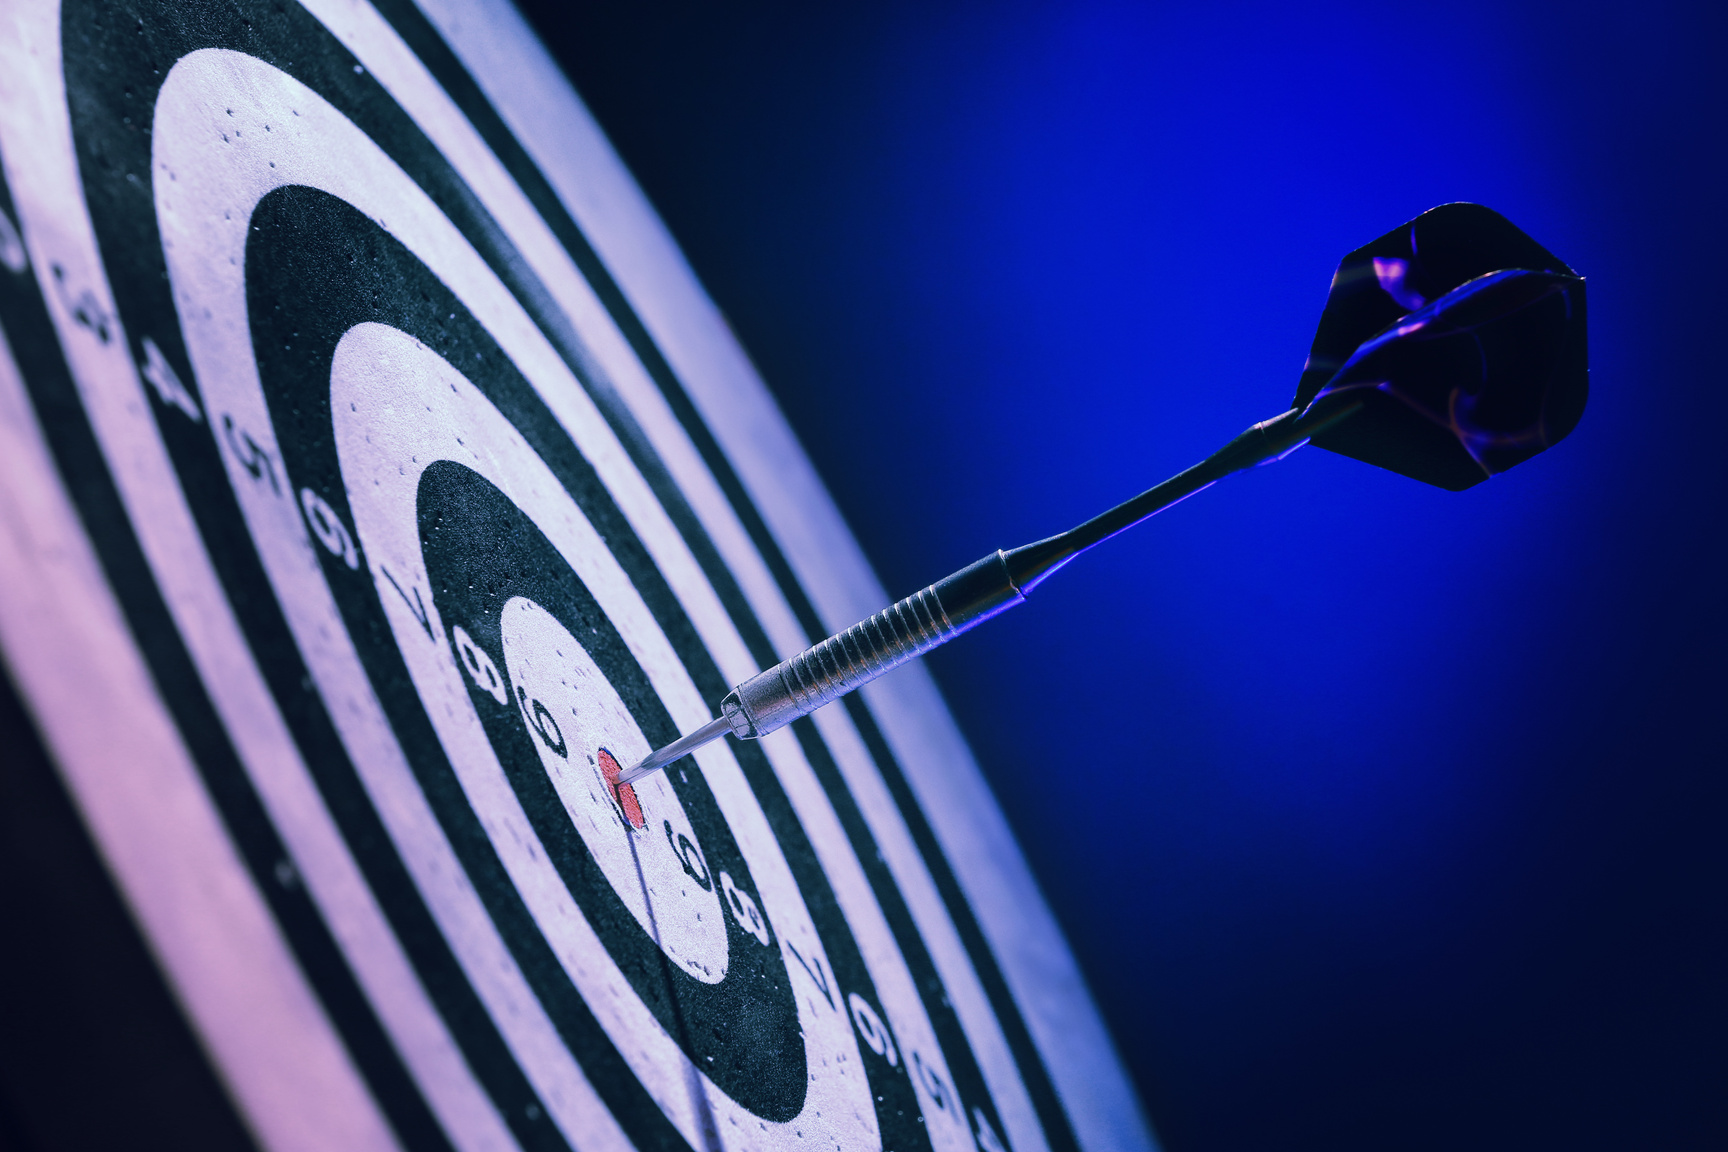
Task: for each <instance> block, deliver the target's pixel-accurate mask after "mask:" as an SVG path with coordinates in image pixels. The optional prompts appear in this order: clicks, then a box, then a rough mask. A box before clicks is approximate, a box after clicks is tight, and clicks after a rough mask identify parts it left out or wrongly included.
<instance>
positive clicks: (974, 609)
mask: <svg viewBox="0 0 1728 1152" xmlns="http://www.w3.org/2000/svg"><path fill="white" fill-rule="evenodd" d="M1360 407H1361V404H1360V402H1351V403H1348V404H1344V405H1340V406H1337V407H1335V408H1334V409H1332V410H1331V411H1329V412H1327V413H1325V414H1319V413H1313V412H1311V411H1310V412H1299V411H1297V410H1296V409H1291V410H1290V411H1288V412H1285V413H1283V414H1282V415H1280V416H1276V417H1274V418H1273V419H1271V420H1265V421H1262V422H1261V423H1259V424H1256V425H1254V426H1253V427H1251V428H1249V429H1248V430H1247V431H1246V432H1244V433H1243V434H1242V435H1240V436H1238V437H1236V439H1234V440H1232V441H1230V443H1228V444H1226V445H1225V446H1224V447H1223V448H1221V449H1219V450H1218V451H1217V452H1215V453H1213V454H1212V455H1211V456H1209V457H1207V458H1206V459H1205V460H1204V461H1202V462H1201V463H1199V464H1196V465H1195V466H1194V467H1192V468H1190V469H1188V470H1187V471H1185V472H1181V473H1178V474H1177V475H1175V476H1172V477H1171V478H1170V479H1169V480H1166V481H1165V482H1164V483H1162V484H1160V485H1158V486H1157V487H1155V488H1150V489H1148V490H1147V491H1145V492H1142V493H1141V494H1140V495H1138V496H1136V497H1134V498H1133V499H1131V500H1128V501H1125V502H1123V503H1121V504H1118V505H1117V506H1116V507H1114V508H1112V509H1110V510H1109V511H1108V512H1105V513H1103V514H1102V515H1099V516H1095V517H1093V518H1092V519H1091V520H1088V521H1086V522H1085V523H1084V524H1081V525H1080V526H1079V527H1077V528H1074V529H1072V530H1070V531H1068V532H1064V533H1062V534H1061V535H1060V536H1052V537H1050V538H1049V539H1048V540H1040V541H1038V542H1037V543H1035V544H1028V545H1026V546H1025V547H1022V548H1016V549H1013V550H1012V551H1008V552H1004V551H1000V550H998V551H996V552H993V553H991V554H990V555H988V556H986V557H984V558H983V559H982V560H979V561H978V562H977V563H975V564H970V565H968V566H966V567H965V568H962V569H961V570H960V571H958V572H956V573H954V574H953V575H952V576H949V577H948V578H946V579H944V580H939V581H937V582H936V583H935V584H932V585H930V586H929V587H928V588H925V589H924V590H923V591H921V592H916V593H914V594H912V595H911V596H908V597H906V598H905V599H904V600H901V601H900V602H899V603H897V604H892V605H890V606H888V607H887V608H884V609H883V610H882V611H880V612H878V613H876V614H875V615H874V616H871V617H870V618H869V619H867V620H862V621H860V622H858V623H857V624H854V625H853V626H852V627H850V628H848V629H846V631H844V632H840V633H838V634H836V635H834V636H830V637H829V638H828V639H826V640H824V641H822V642H821V643H820V644H817V645H814V646H813V647H810V648H807V649H805V650H804V651H802V652H800V653H798V655H796V656H793V657H792V658H790V659H788V660H783V661H781V662H780V663H779V664H776V665H775V666H774V667H772V668H770V669H768V670H767V671H765V672H759V673H757V674H756V675H755V676H752V677H751V678H750V679H748V680H746V681H744V682H743V683H742V684H740V685H738V686H737V687H736V688H734V689H733V690H732V692H731V694H730V695H728V696H727V697H726V699H725V700H724V701H722V702H721V705H720V716H719V717H718V718H716V719H714V720H711V721H709V723H708V724H706V725H704V726H703V727H702V728H700V729H698V730H697V731H696V732H693V733H691V734H690V735H688V736H685V737H683V738H682V739H680V740H678V741H676V742H674V743H672V744H669V745H667V746H666V747H664V748H662V749H660V750H659V751H657V752H655V753H654V754H653V755H651V756H649V757H648V758H647V759H645V760H643V761H642V762H641V763H640V764H638V765H636V766H635V767H633V768H631V769H629V770H628V771H626V772H623V773H621V774H620V776H619V782H620V783H621V784H629V783H632V782H633V781H636V780H640V779H641V778H642V777H644V776H646V775H648V774H649V773H651V772H654V771H656V770H657V769H659V768H662V767H664V766H665V765H667V764H670V763H672V762H673V761H674V760H677V759H679V758H681V757H683V756H686V755H688V754H689V753H691V752H693V751H695V750H696V749H697V748H700V747H702V746H703V745H705V744H708V743H711V742H712V741H714V740H718V739H719V738H720V737H722V736H724V735H726V733H728V732H730V733H731V734H732V735H734V736H736V737H738V738H739V739H741V740H756V739H760V738H761V737H763V736H766V735H768V734H769V733H770V732H776V731H778V730H779V729H781V728H784V727H785V726H786V725H788V724H790V723H792V721H794V720H797V719H799V718H800V717H802V716H808V715H809V714H810V713H812V712H814V711H816V709H818V708H820V707H822V706H823V705H824V704H829V703H832V702H833V701H835V700H838V699H839V698H840V697H842V696H845V695H847V694H848V693H850V692H853V691H856V690H857V689H859V688H862V687H863V686H864V685H866V684H868V683H870V681H872V680H874V679H876V678H877V677H878V676H881V675H882V674H883V673H885V672H890V671H892V670H893V669H895V668H898V667H899V666H900V665H902V664H904V663H906V662H907V661H909V660H912V659H915V658H917V657H919V656H922V655H923V654H924V653H926V652H928V651H930V650H931V649H932V648H937V647H940V646H941V645H943V644H946V643H947V642H948V641H950V640H952V639H954V637H956V636H958V635H960V634H961V633H962V632H966V631H969V630H970V629H972V628H976V627H977V626H978V625H980V624H982V623H984V621H986V620H989V619H990V618H992V617H994V616H998V615H1000V614H1001V613H1003V612H1006V611H1007V610H1008V609H1010V608H1013V607H1014V606H1015V605H1017V604H1022V603H1024V602H1025V600H1026V596H1027V594H1028V593H1029V592H1031V591H1032V589H1033V588H1035V587H1037V586H1038V585H1039V584H1041V583H1042V582H1043V581H1044V580H1045V579H1046V578H1048V577H1049V576H1050V575H1051V574H1053V573H1054V572H1055V571H1056V570H1057V569H1058V568H1061V567H1062V566H1063V565H1065V564H1067V563H1068V562H1069V561H1070V560H1072V559H1074V557H1076V556H1078V555H1080V553H1082V552H1084V551H1086V550H1087V549H1089V548H1092V547H1094V546H1096V545H1098V544H1100V543H1102V542H1103V541H1105V540H1108V539H1109V538H1110V537H1112V536H1114V535H1116V534H1117V533H1119V532H1122V531H1125V530H1126V529H1128V528H1131V527H1133V526H1134V525H1135V524H1138V523H1139V522H1140V521H1142V520H1144V519H1146V518H1147V517H1148V516H1151V515H1153V514H1154V513H1156V512H1159V511H1162V510H1163V509H1165V508H1168V507H1170V505H1172V504H1175V503H1177V502H1178V501H1180V500H1184V499H1186V498H1187V497H1189V496H1192V495H1193V494H1194V493H1196V492H1198V491H1200V490H1201V489H1203V488H1206V487H1209V486H1210V485H1212V484H1214V483H1216V482H1217V481H1218V480H1221V479H1223V478H1224V477H1225V476H1228V475H1230V474H1231V473H1232V472H1238V471H1240V470H1242V469H1244V468H1248V467H1252V466H1253V465H1255V464H1262V463H1265V462H1267V461H1269V460H1274V459H1278V458H1280V457H1281V456H1283V455H1285V454H1287V453H1288V452H1290V451H1292V450H1293V449H1295V448H1297V447H1300V446H1301V445H1302V444H1303V443H1305V442H1306V441H1307V440H1308V438H1309V437H1311V436H1313V435H1314V434H1315V433H1316V432H1319V431H1322V430H1324V429H1325V428H1328V427H1330V426H1332V425H1333V424H1336V423H1337V422H1338V421H1340V420H1342V419H1344V418H1345V417H1347V416H1349V415H1350V414H1351V413H1353V412H1355V411H1356V410H1357V409H1358V408H1360Z"/></svg>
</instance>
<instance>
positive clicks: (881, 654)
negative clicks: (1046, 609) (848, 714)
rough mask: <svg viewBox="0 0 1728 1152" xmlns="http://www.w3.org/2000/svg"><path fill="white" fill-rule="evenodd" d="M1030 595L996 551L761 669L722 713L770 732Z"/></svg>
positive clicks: (746, 728) (738, 729) (751, 729)
mask: <svg viewBox="0 0 1728 1152" xmlns="http://www.w3.org/2000/svg"><path fill="white" fill-rule="evenodd" d="M1025 599H1026V597H1025V596H1024V595H1023V594H1022V593H1021V591H1020V589H1018V588H1016V587H1015V586H1014V581H1013V580H1012V579H1011V578H1010V576H1009V572H1008V563H1007V558H1006V556H1005V554H1004V553H1002V552H1000V551H997V552H993V553H991V554H990V555H988V556H986V557H984V559H982V560H980V561H978V562H977V563H976V564H972V565H969V566H967V567H965V568H962V569H961V570H960V571H958V572H956V573H954V575H952V576H949V577H948V578H947V579H945V580H941V581H938V582H937V583H935V584H932V585H930V587H928V588H926V589H924V590H923V591H922V592H915V593H913V594H912V595H911V596H908V597H906V599H904V600H902V601H900V602H899V603H898V604H891V605H889V606H888V607H887V608H884V609H882V611H880V612H878V613H876V615H874V616H872V617H870V618H869V619H868V620H862V621H860V622H859V623H857V624H854V625H852V627H850V628H848V629H846V631H844V632H841V633H840V634H839V635H837V636H830V637H829V638H828V639H826V640H824V641H822V643H820V644H818V645H816V646H815V647H813V648H807V649H805V650H804V651H803V652H800V653H799V654H798V655H796V656H794V657H792V658H791V659H790V660H783V661H781V662H780V663H779V664H776V665H775V666H774V667H772V668H770V669H768V670H767V671H766V672H759V673H757V674H756V675H755V676H752V677H751V678H750V679H748V680H746V681H744V683H742V684H740V685H738V687H736V688H734V689H733V690H732V694H731V695H730V696H727V697H726V699H725V700H724V701H722V702H721V704H720V711H721V715H723V716H724V717H725V718H726V722H727V724H729V725H730V726H731V728H732V733H733V735H735V736H738V737H739V738H740V739H749V740H754V739H757V738H759V737H762V736H766V735H767V734H768V733H770V732H773V731H776V730H778V729H780V728H784V727H785V726H786V725H788V724H790V723H792V721H794V720H796V719H798V718H799V717H800V716H807V715H809V714H810V713H812V712H814V711H816V709H818V708H820V707H822V705H824V704H827V703H829V702H830V701H832V700H837V699H839V698H840V697H842V696H844V695H846V694H847V693H848V692H851V691H853V690H854V689H857V688H859V687H862V686H863V685H865V684H868V683H869V682H870V681H872V680H874V679H876V677H878V676H880V675H882V674H883V673H884V672H890V671H892V670H894V669H895V668H898V667H899V666H900V665H902V664H904V663H906V661H908V660H911V659H914V658H915V657H918V656H922V655H923V654H924V653H926V652H928V651H930V650H931V649H932V648H935V647H937V646H939V645H941V644H945V643H947V642H948V641H949V640H952V639H953V638H954V637H956V636H958V635H960V633H962V632H965V631H967V630H968V629H970V628H974V627H976V626H977V625H979V624H982V623H983V622H984V621H986V620H988V619H990V617H992V616H995V615H997V614H998V613H1001V612H1006V611H1007V610H1008V609H1010V608H1012V607H1014V606H1015V605H1016V604H1019V603H1021V602H1023V601H1024V600H1025Z"/></svg>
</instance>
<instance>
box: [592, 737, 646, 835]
mask: <svg viewBox="0 0 1728 1152" xmlns="http://www.w3.org/2000/svg"><path fill="white" fill-rule="evenodd" d="M599 757H600V774H601V775H602V776H604V777H606V787H608V788H610V789H612V796H613V798H614V799H616V800H617V801H618V807H619V808H620V809H621V810H622V811H623V813H624V819H625V820H626V821H628V822H629V824H630V827H632V828H635V829H637V830H641V829H643V828H646V827H647V826H648V821H647V820H646V819H644V818H643V816H642V805H641V804H639V803H638V802H637V800H636V789H635V788H633V787H631V786H630V785H628V784H620V783H618V774H619V773H620V772H621V771H623V769H621V768H619V767H618V761H617V760H615V759H613V757H612V753H610V752H608V751H606V749H604V748H602V749H600V751H599Z"/></svg>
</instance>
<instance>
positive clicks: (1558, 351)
mask: <svg viewBox="0 0 1728 1152" xmlns="http://www.w3.org/2000/svg"><path fill="white" fill-rule="evenodd" d="M1589 387H1590V385H1589V367H1588V355H1587V346H1586V340H1585V311H1584V281H1583V280H1582V279H1580V278H1579V277H1578V276H1577V275H1576V274H1575V273H1574V272H1573V271H1572V269H1571V268H1569V267H1567V266H1566V264H1565V263H1563V262H1562V261H1561V260H1560V259H1559V258H1558V257H1556V256H1555V255H1554V254H1553V253H1552V252H1549V251H1548V250H1547V249H1546V248H1543V247H1542V246H1541V245H1540V244H1538V243H1536V241H1534V240H1532V239H1531V238H1530V237H1529V236H1527V235H1525V234H1524V233H1523V232H1522V231H1520V230H1519V229H1518V227H1517V226H1516V225H1514V224H1513V223H1512V222H1511V221H1510V220H1507V219H1506V218H1505V217H1504V216H1502V215H1500V214H1499V213H1498V212H1495V211H1493V210H1492V209H1489V208H1484V207H1482V206H1481V205H1479V204H1443V205H1441V206H1440V207H1438V208H1434V209H1432V210H1430V211H1428V212H1424V213H1423V214H1422V215H1420V216H1418V217H1416V219H1414V220H1412V221H1410V223H1408V224H1405V225H1402V226H1401V227H1398V228H1395V229H1393V230H1392V231H1390V232H1388V233H1386V235H1384V236H1382V237H1380V238H1379V239H1378V240H1374V241H1372V242H1371V243H1368V244H1364V245H1363V246H1362V247H1360V248H1358V249H1356V250H1355V251H1354V252H1352V253H1350V254H1349V255H1348V256H1346V257H1344V259H1343V261H1342V262H1341V263H1340V264H1339V265H1338V271H1337V273H1336V274H1335V275H1334V276H1333V278H1332V290H1331V293H1330V295H1328V297H1327V300H1326V308H1325V310H1324V311H1323V312H1322V313H1321V316H1320V326H1319V330H1318V331H1317V332H1316V333H1315V336H1314V346H1313V349H1312V350H1311V351H1310V352H1309V355H1308V363H1307V365H1306V367H1305V368H1304V370H1303V372H1302V377H1301V380H1300V381H1299V382H1298V384H1297V388H1296V397H1295V400H1294V402H1293V403H1294V406H1295V407H1297V408H1307V407H1308V406H1309V405H1311V404H1314V403H1315V402H1316V401H1317V400H1318V401H1319V402H1321V403H1322V404H1324V403H1326V402H1327V401H1328V400H1330V399H1331V398H1333V397H1338V398H1340V399H1341V398H1342V396H1343V395H1344V394H1346V393H1347V394H1349V396H1350V397H1351V398H1352V399H1360V400H1362V401H1363V408H1362V410H1361V411H1360V412H1358V413H1356V414H1355V415H1354V416H1352V417H1351V418H1350V419H1348V420H1345V421H1343V422H1342V423H1340V424H1338V425H1336V426H1335V427H1333V428H1331V429H1328V430H1327V431H1325V432H1322V433H1320V434H1319V435H1317V436H1315V437H1314V439H1313V441H1312V442H1313V443H1314V444H1317V445H1319V446H1320V447H1321V448H1325V449H1327V450H1329V451H1332V452H1337V453H1339V454H1341V455H1344V456H1351V457H1354V458H1356V459H1358V460H1363V461H1366V462H1367V463H1369V464H1375V465H1378V466H1379V467H1381V468H1386V469H1389V470H1391V471H1393V472H1398V473H1400V474H1402V475H1405V476H1410V477H1412V478H1414V479H1417V480H1421V481H1423V482H1425V483H1428V484H1434V485H1436V486H1438V487H1441V488H1447V489H1451V490H1453V491H1458V490H1460V489H1464V488H1468V487H1470V486H1471V485H1473V484H1479V483H1481V482H1482V481H1483V480H1485V479H1487V478H1488V477H1489V476H1491V475H1493V474H1494V473H1496V472H1504V471H1505V470H1506V469H1508V468H1510V467H1512V466H1513V465H1515V464H1518V463H1521V462H1523V461H1524V460H1527V459H1529V458H1530V457H1532V456H1534V455H1536V454H1537V453H1538V452H1541V451H1542V450H1543V449H1545V448H1547V447H1549V446H1550V445H1552V444H1555V443H1558V442H1559V441H1560V440H1562V439H1564V438H1565V436H1566V434H1567V433H1569V432H1571V431H1572V429H1573V427H1575V426H1576V425H1577V423H1578V419H1579V417H1580V416H1581V415H1583V412H1584V404H1585V401H1586V399H1587V398H1588V395H1589Z"/></svg>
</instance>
